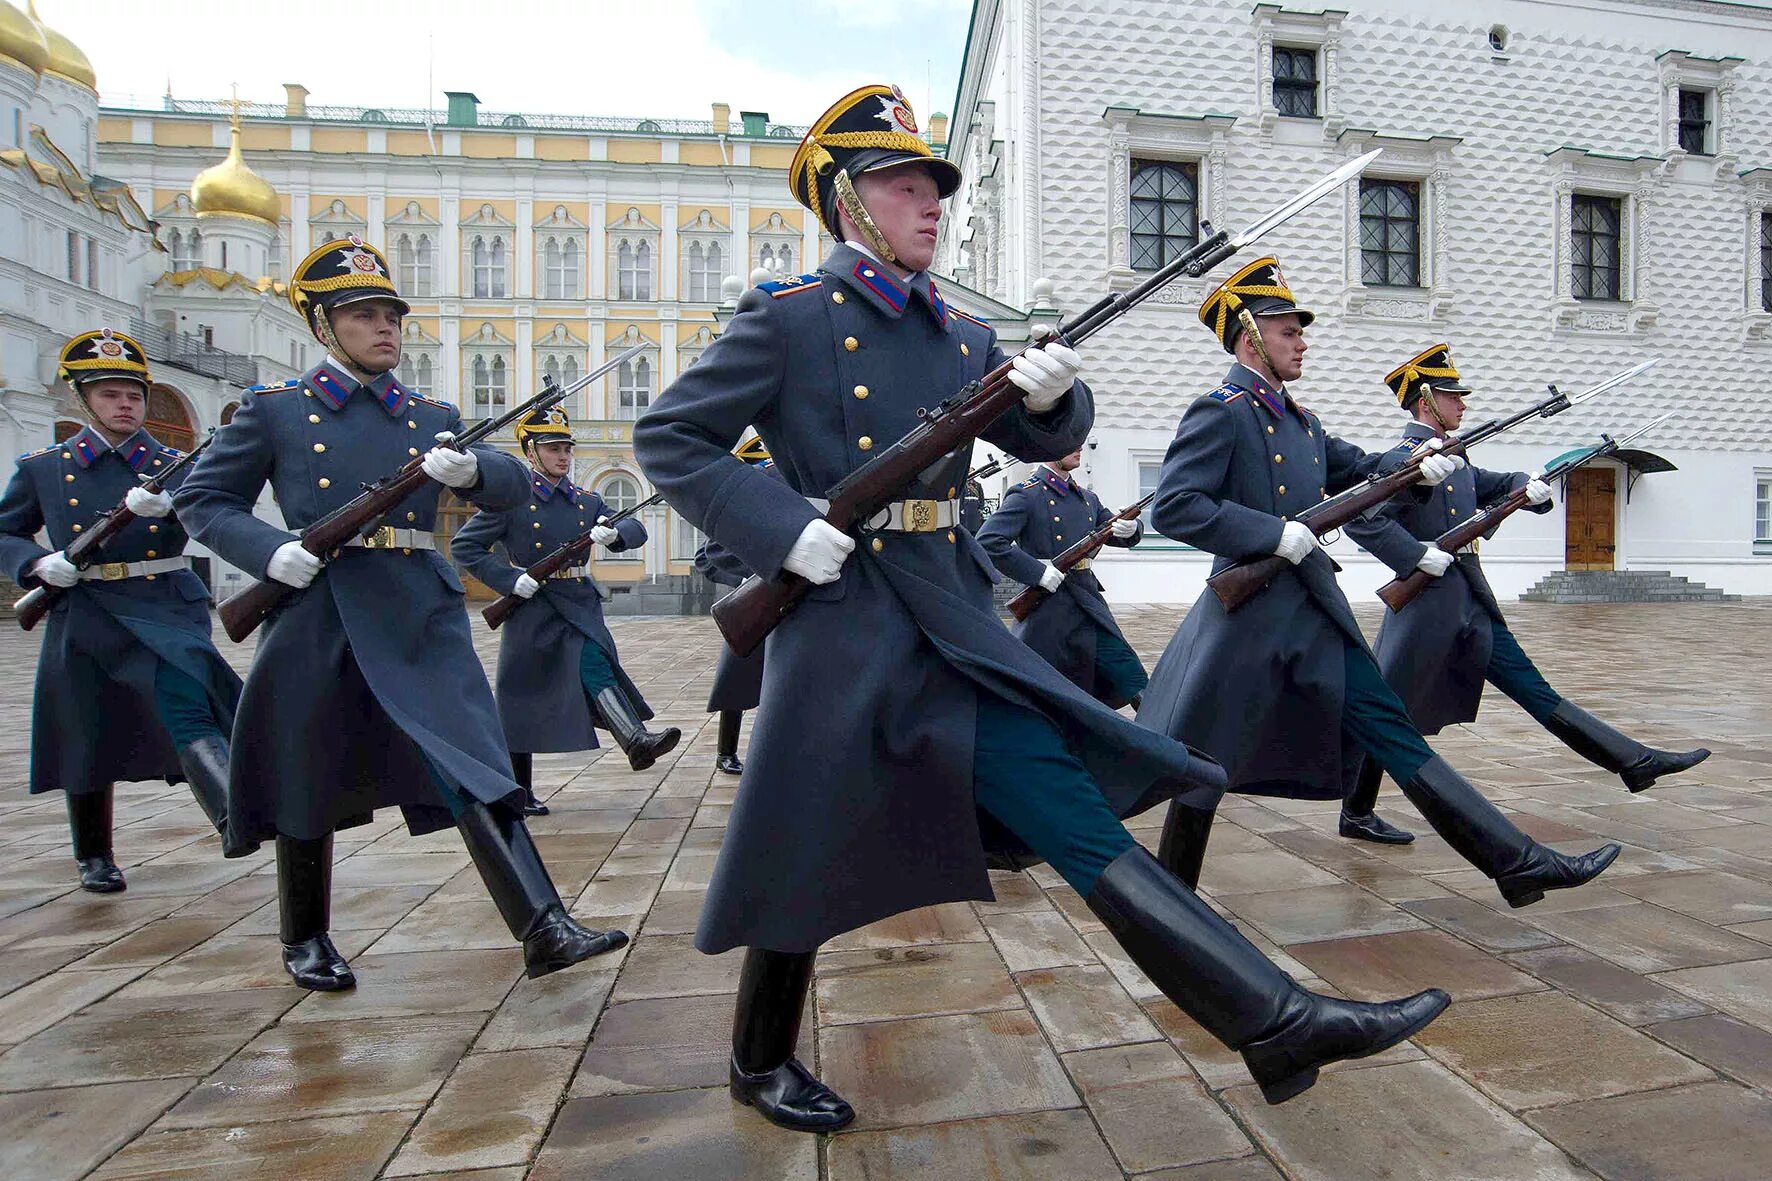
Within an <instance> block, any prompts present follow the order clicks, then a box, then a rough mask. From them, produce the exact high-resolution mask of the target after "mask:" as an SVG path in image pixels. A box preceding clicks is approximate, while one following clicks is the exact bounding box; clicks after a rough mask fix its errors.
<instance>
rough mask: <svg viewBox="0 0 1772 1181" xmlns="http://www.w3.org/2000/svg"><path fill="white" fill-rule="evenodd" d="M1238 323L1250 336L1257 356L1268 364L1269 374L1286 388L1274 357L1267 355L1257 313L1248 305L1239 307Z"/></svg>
mask: <svg viewBox="0 0 1772 1181" xmlns="http://www.w3.org/2000/svg"><path fill="white" fill-rule="evenodd" d="M1237 323H1239V324H1241V325H1242V326H1243V335H1245V336H1247V337H1248V338H1249V347H1250V348H1252V349H1254V350H1255V358H1256V360H1258V361H1260V362H1261V363H1262V364H1263V365H1266V366H1267V375H1268V376H1269V377H1271V378H1273V379H1274V380H1275V381H1279V382H1280V388H1281V389H1285V388H1286V383H1285V382H1283V381H1280V371H1279V370H1278V369H1275V368H1274V359H1273V358H1272V357H1270V356H1268V355H1267V342H1266V341H1264V340H1262V339H1261V325H1259V324H1257V323H1256V322H1255V313H1253V312H1251V311H1250V310H1249V309H1248V308H1247V307H1241V306H1240V307H1238V308H1237Z"/></svg>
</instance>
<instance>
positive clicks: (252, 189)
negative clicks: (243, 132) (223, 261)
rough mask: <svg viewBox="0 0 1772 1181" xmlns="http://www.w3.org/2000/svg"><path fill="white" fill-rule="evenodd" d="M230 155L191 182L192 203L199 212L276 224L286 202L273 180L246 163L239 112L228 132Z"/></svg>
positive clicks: (199, 213) (200, 213)
mask: <svg viewBox="0 0 1772 1181" xmlns="http://www.w3.org/2000/svg"><path fill="white" fill-rule="evenodd" d="M229 134H230V137H231V142H230V144H229V145H228V158H227V159H225V160H223V161H222V162H221V163H220V164H217V165H215V166H214V167H212V168H205V169H204V170H203V171H202V172H199V173H198V174H197V179H196V180H194V181H192V182H191V203H192V204H193V205H195V206H196V207H197V214H198V216H202V215H204V214H209V213H231V214H234V215H235V216H237V217H252V218H257V219H258V220H259V221H263V222H269V223H270V224H271V225H276V224H277V219H278V218H280V217H282V216H283V202H282V201H281V200H279V199H278V197H277V190H276V189H274V188H272V187H271V182H270V181H268V180H266V179H265V178H264V177H262V176H260V175H259V174H258V173H256V172H254V171H253V170H252V169H250V168H248V167H247V166H246V161H245V160H242V159H241V158H240V121H239V117H238V116H236V117H235V119H234V125H233V127H232V129H231V130H230V132H229Z"/></svg>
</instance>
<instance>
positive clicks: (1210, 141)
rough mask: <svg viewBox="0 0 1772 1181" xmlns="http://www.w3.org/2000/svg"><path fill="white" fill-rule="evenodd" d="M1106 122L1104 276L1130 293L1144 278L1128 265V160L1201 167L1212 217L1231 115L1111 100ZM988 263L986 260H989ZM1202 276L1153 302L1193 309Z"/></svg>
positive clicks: (1204, 203)
mask: <svg viewBox="0 0 1772 1181" xmlns="http://www.w3.org/2000/svg"><path fill="white" fill-rule="evenodd" d="M1101 117H1102V120H1103V121H1104V122H1105V123H1106V124H1107V126H1108V136H1107V156H1106V160H1105V162H1104V163H1105V164H1106V169H1107V176H1106V181H1107V184H1106V196H1107V204H1108V208H1107V217H1106V219H1104V220H1105V224H1106V225H1107V227H1108V232H1107V241H1106V242H1105V244H1104V245H1105V246H1106V248H1107V249H1106V256H1107V257H1106V259H1105V260H1104V261H1105V262H1106V264H1107V266H1106V276H1107V281H1108V286H1109V287H1110V288H1111V289H1112V290H1114V291H1128V290H1130V289H1131V288H1133V287H1134V286H1136V285H1137V284H1138V283H1139V282H1140V281H1141V279H1142V278H1143V276H1141V275H1140V274H1139V273H1138V272H1137V271H1134V270H1133V269H1132V224H1131V223H1132V205H1131V197H1130V192H1131V184H1132V158H1133V157H1134V156H1137V157H1138V158H1139V159H1141V160H1173V161H1176V162H1178V163H1191V164H1194V165H1196V166H1197V167H1198V168H1199V170H1200V176H1199V186H1200V187H1199V193H1200V204H1199V217H1200V220H1201V221H1202V222H1208V221H1211V220H1212V218H1213V217H1214V216H1215V215H1216V214H1217V212H1218V210H1219V209H1221V208H1223V205H1224V186H1225V158H1226V155H1227V153H1228V151H1229V148H1230V131H1231V126H1232V125H1233V124H1234V123H1236V121H1237V117H1236V116H1235V115H1217V114H1207V115H1170V114H1165V113H1162V112H1159V111H1149V112H1147V111H1143V110H1141V109H1139V108H1138V107H1130V106H1124V105H1120V104H1115V105H1114V106H1111V107H1108V108H1107V109H1106V110H1105V111H1103V112H1102V115H1101ZM987 262H988V260H987ZM1204 295H1205V280H1203V279H1181V280H1178V281H1176V282H1174V283H1171V284H1169V285H1168V286H1167V287H1164V288H1163V289H1162V290H1161V291H1159V292H1157V293H1156V294H1155V295H1154V296H1152V297H1151V301H1150V302H1151V304H1152V305H1157V304H1174V305H1178V306H1186V307H1190V308H1191V307H1197V306H1198V305H1199V302H1200V300H1201V299H1202V298H1203V297H1204Z"/></svg>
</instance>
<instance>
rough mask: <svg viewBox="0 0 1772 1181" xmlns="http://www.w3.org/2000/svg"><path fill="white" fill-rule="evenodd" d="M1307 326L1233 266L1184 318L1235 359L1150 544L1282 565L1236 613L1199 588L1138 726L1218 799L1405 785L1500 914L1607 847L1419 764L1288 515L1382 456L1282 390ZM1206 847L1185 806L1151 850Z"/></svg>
mask: <svg viewBox="0 0 1772 1181" xmlns="http://www.w3.org/2000/svg"><path fill="white" fill-rule="evenodd" d="M1312 319H1314V316H1313V314H1312V313H1311V312H1308V311H1306V310H1304V309H1303V308H1300V307H1299V306H1298V305H1297V304H1296V303H1295V302H1294V301H1293V297H1292V291H1291V289H1290V288H1288V287H1287V285H1286V280H1285V277H1284V276H1283V275H1282V274H1281V272H1280V267H1279V264H1278V263H1277V262H1276V261H1275V260H1274V259H1272V258H1262V259H1257V260H1256V261H1255V262H1252V263H1250V264H1249V265H1248V266H1246V267H1244V268H1242V269H1241V270H1239V271H1238V272H1237V273H1236V274H1234V275H1232V276H1231V277H1230V278H1229V279H1226V280H1225V281H1224V283H1222V284H1221V285H1220V286H1219V287H1218V288H1217V289H1216V290H1215V291H1213V292H1212V294H1211V295H1209V296H1207V297H1206V301H1205V303H1203V304H1202V305H1201V306H1200V320H1201V322H1202V323H1204V324H1205V325H1206V326H1207V327H1208V328H1210V329H1212V331H1213V332H1214V333H1215V334H1216V335H1217V337H1218V340H1219V343H1220V344H1222V345H1223V346H1224V349H1225V351H1226V352H1228V353H1231V354H1233V355H1234V356H1235V357H1236V363H1235V364H1233V365H1232V366H1231V369H1230V373H1229V375H1228V376H1227V377H1226V378H1225V381H1224V384H1223V385H1221V386H1220V387H1219V388H1218V389H1216V390H1214V391H1212V392H1211V393H1210V394H1208V395H1206V396H1205V397H1203V398H1200V399H1199V400H1198V401H1196V402H1195V403H1194V404H1193V405H1192V406H1190V407H1189V408H1188V411H1187V413H1186V414H1185V415H1184V416H1183V417H1182V420H1181V425H1180V426H1179V427H1178V428H1177V429H1176V432H1175V439H1174V441H1173V442H1171V443H1170V444H1169V454H1168V455H1167V457H1165V459H1164V461H1163V473H1162V476H1161V479H1160V483H1159V484H1158V488H1157V498H1156V500H1155V502H1154V503H1153V504H1152V520H1153V521H1154V522H1155V524H1156V527H1157V529H1158V530H1159V531H1160V532H1162V533H1163V534H1164V535H1165V536H1168V537H1172V538H1174V539H1176V540H1177V541H1183V542H1187V543H1188V544H1190V545H1195V546H1198V547H1199V548H1201V549H1203V550H1206V551H1208V552H1210V553H1213V554H1215V555H1217V560H1216V561H1215V562H1214V563H1213V567H1214V570H1220V569H1223V568H1225V567H1227V566H1230V565H1232V564H1234V563H1236V562H1237V561H1239V560H1242V559H1246V558H1256V557H1265V556H1267V555H1269V554H1278V555H1280V556H1282V557H1284V558H1286V560H1287V561H1289V562H1290V563H1291V564H1292V569H1291V570H1290V571H1288V572H1286V573H1284V574H1282V575H1280V576H1279V577H1278V578H1276V579H1275V580H1274V582H1273V583H1272V585H1270V586H1269V587H1268V588H1267V589H1266V590H1264V591H1262V592H1261V593H1260V594H1259V595H1258V596H1257V597H1256V598H1255V599H1254V600H1253V601H1252V602H1250V603H1247V604H1245V605H1244V606H1243V607H1242V609H1241V610H1239V611H1237V612H1236V613H1235V614H1229V613H1227V612H1226V611H1225V609H1224V607H1223V605H1222V604H1221V603H1219V601H1218V598H1217V596H1216V595H1214V594H1213V592H1212V591H1211V589H1210V588H1208V589H1207V590H1206V591H1204V592H1203V593H1202V594H1201V596H1200V598H1199V601H1198V602H1196V603H1195V604H1194V607H1193V609H1192V610H1191V611H1189V612H1188V615H1187V618H1186V619H1185V620H1184V621H1183V622H1182V625H1181V628H1180V629H1179V630H1178V631H1177V632H1176V634H1175V638H1174V639H1172V640H1171V641H1170V642H1169V647H1168V648H1167V650H1165V651H1164V653H1163V656H1162V658H1161V659H1160V660H1159V661H1158V662H1157V667H1156V670H1155V672H1154V673H1153V674H1152V676H1151V684H1150V688H1148V689H1147V690H1146V691H1145V695H1144V704H1143V707H1142V708H1141V709H1140V710H1139V713H1138V718H1139V721H1140V722H1143V723H1144V724H1146V725H1148V726H1151V727H1152V728H1154V729H1156V730H1159V731H1161V732H1162V733H1165V734H1172V735H1174V736H1176V737H1178V738H1182V739H1185V740H1186V741H1188V742H1190V743H1194V744H1197V745H1198V746H1200V747H1201V748H1203V749H1205V750H1207V751H1209V752H1211V753H1212V754H1213V755H1214V756H1215V757H1217V758H1219V759H1220V760H1222V761H1223V762H1224V764H1225V766H1226V768H1227V769H1228V770H1229V773H1230V778H1231V790H1234V791H1246V792H1258V793H1265V794H1275V795H1288V796H1294V797H1298V798H1305V799H1336V798H1339V797H1341V795H1342V792H1343V779H1342V775H1343V763H1342V760H1343V755H1344V752H1351V751H1353V750H1356V749H1357V750H1359V751H1362V752H1364V753H1365V754H1367V755H1368V756H1370V757H1371V758H1373V759H1374V760H1376V761H1377V762H1378V764H1379V765H1380V766H1382V767H1383V768H1384V769H1385V770H1387V771H1389V772H1390V774H1391V777H1392V778H1393V779H1395V780H1396V781H1397V782H1398V783H1400V784H1402V785H1403V794H1404V795H1406V796H1407V797H1408V798H1409V802H1410V803H1412V804H1414V805H1415V806H1416V808H1417V809H1419V810H1420V812H1421V814H1422V815H1423V816H1425V817H1427V819H1428V823H1430V824H1432V825H1433V827H1434V830H1435V831H1436V832H1438V833H1439V834H1440V835H1441V836H1443V837H1444V838H1445V839H1446V841H1447V843H1448V844H1450V845H1451V846H1452V847H1453V848H1454V849H1456V850H1457V851H1458V853H1459V854H1460V855H1461V856H1463V857H1464V859H1465V860H1466V861H1469V862H1470V863H1471V864H1473V865H1475V866H1476V867H1477V868H1479V869H1481V870H1482V871H1483V872H1484V873H1485V874H1487V875H1488V876H1489V877H1490V878H1493V879H1494V880H1495V884H1496V886H1497V887H1498V888H1499V889H1500V891H1501V893H1502V896H1503V897H1504V898H1506V899H1507V901H1508V904H1509V905H1510V906H1527V905H1529V904H1531V903H1533V902H1536V901H1538V900H1539V899H1540V898H1542V897H1544V892H1545V891H1546V890H1559V889H1565V888H1567V887H1570V886H1578V885H1580V884H1581V883H1583V882H1585V881H1588V880H1589V879H1591V878H1593V877H1595V876H1597V875H1598V874H1599V873H1600V872H1601V871H1602V870H1604V869H1605V868H1606V867H1607V866H1608V865H1610V864H1611V863H1612V859H1613V858H1614V857H1616V856H1617V855H1618V846H1617V845H1610V844H1609V845H1606V846H1604V847H1602V848H1600V849H1596V850H1594V851H1593V852H1591V853H1587V854H1584V855H1582V856H1580V857H1568V856H1565V855H1564V854H1562V853H1559V852H1557V851H1556V850H1554V849H1550V848H1546V847H1545V846H1543V845H1540V844H1539V843H1538V842H1536V841H1534V840H1532V838H1530V837H1528V836H1527V835H1526V834H1525V833H1523V832H1521V831H1520V830H1519V829H1518V828H1516V827H1515V826H1514V825H1513V823H1512V822H1511V821H1509V820H1508V819H1507V817H1506V816H1504V815H1503V814H1502V813H1501V812H1500V811H1499V810H1498V809H1497V808H1496V807H1495V805H1493V804H1491V803H1490V802H1489V801H1488V800H1487V799H1486V798H1484V796H1483V794H1482V793H1481V792H1479V791H1477V789H1476V788H1474V787H1473V786H1471V784H1470V783H1469V782H1467V781H1466V780H1465V779H1464V777H1463V776H1462V775H1460V774H1459V773H1458V772H1457V771H1455V770H1453V768H1452V767H1451V765H1450V764H1448V763H1447V762H1446V761H1445V760H1444V759H1442V758H1440V757H1439V756H1438V755H1436V754H1434V752H1433V750H1432V749H1431V748H1430V747H1429V746H1428V745H1427V743H1426V742H1424V741H1423V740H1422V738H1421V735H1420V734H1419V733H1418V732H1417V731H1416V730H1415V728H1414V726H1412V725H1411V724H1410V721H1409V715H1408V713H1407V712H1406V711H1405V710H1404V708H1403V703H1402V702H1400V701H1399V700H1397V696H1396V694H1395V693H1393V692H1392V691H1391V689H1390V687H1389V686H1388V685H1386V684H1385V683H1384V679H1383V678H1382V677H1381V676H1380V675H1379V672H1378V665H1377V664H1376V662H1375V661H1374V658H1373V656H1372V651H1371V649H1370V648H1368V647H1367V646H1366V641H1365V639H1364V637H1363V636H1361V634H1360V629H1359V626H1358V625H1357V624H1356V623H1355V622H1354V617H1353V612H1352V610H1351V609H1350V608H1349V607H1348V603H1347V599H1346V597H1345V596H1344V595H1343V594H1342V593H1341V588H1340V587H1339V586H1338V585H1337V584H1336V581H1335V570H1334V563H1333V562H1331V561H1330V559H1329V555H1328V554H1327V553H1325V552H1323V550H1322V549H1321V548H1320V547H1319V544H1318V542H1317V538H1316V535H1315V534H1313V533H1312V532H1311V530H1310V529H1309V528H1308V527H1306V526H1305V525H1303V524H1300V523H1299V522H1298V521H1297V520H1295V519H1294V518H1295V517H1296V516H1297V515H1298V513H1299V512H1301V511H1302V510H1304V509H1306V508H1309V507H1310V506H1311V505H1313V504H1315V503H1317V502H1318V501H1319V500H1321V499H1323V498H1324V497H1325V496H1328V495H1330V494H1332V493H1335V492H1338V491H1340V490H1341V489H1342V488H1344V487H1347V486H1349V485H1351V484H1353V483H1355V482H1356V481H1358V480H1360V479H1363V478H1365V477H1366V476H1367V475H1369V474H1371V473H1372V472H1373V471H1375V470H1377V468H1378V467H1379V465H1380V464H1381V463H1383V461H1384V459H1385V456H1384V454H1383V453H1376V454H1368V453H1366V452H1363V451H1361V450H1360V449H1359V448H1358V447H1355V446H1353V445H1352V444H1350V443H1345V442H1343V441H1341V440H1340V439H1337V438H1335V437H1333V436H1332V435H1330V434H1329V433H1328V432H1327V431H1325V430H1324V429H1323V425H1322V423H1321V422H1319V421H1318V419H1317V416H1316V415H1314V414H1312V413H1311V412H1310V411H1309V410H1307V409H1305V408H1304V407H1303V406H1300V405H1299V404H1298V403H1297V402H1296V401H1294V400H1293V398H1292V395H1291V394H1290V393H1288V392H1287V389H1286V383H1287V382H1289V381H1295V380H1297V378H1298V376H1299V375H1300V374H1301V373H1302V372H1303V370H1304V353H1305V342H1304V329H1305V327H1306V326H1307V325H1309V324H1310V322H1311V320H1312ZM1427 446H1428V447H1430V448H1432V449H1435V450H1437V449H1438V448H1439V446H1440V444H1439V443H1438V442H1429V443H1428V444H1427ZM1462 463H1463V461H1462V460H1459V459H1455V458H1449V457H1446V456H1440V455H1433V456H1429V457H1428V458H1426V459H1425V460H1424V461H1423V462H1422V464H1421V483H1423V484H1427V485H1430V486H1431V485H1436V484H1444V483H1446V482H1447V480H1448V479H1449V477H1451V476H1452V474H1453V473H1454V472H1455V471H1456V470H1457V469H1458V468H1459V467H1460V466H1461V465H1462ZM1350 757H1351V754H1350ZM1207 836H1208V830H1207V829H1206V828H1204V827H1202V826H1201V825H1200V823H1199V820H1198V813H1197V812H1189V811H1181V810H1177V809H1171V810H1170V815H1169V818H1168V821H1167V823H1166V824H1165V826H1164V831H1163V847H1162V852H1161V854H1160V855H1161V856H1162V858H1163V859H1164V861H1165V862H1166V863H1167V864H1170V865H1171V866H1174V867H1176V868H1177V870H1178V872H1184V873H1185V872H1192V873H1197V872H1198V867H1199V864H1200V859H1201V857H1203V855H1204V853H1205V845H1206V839H1207Z"/></svg>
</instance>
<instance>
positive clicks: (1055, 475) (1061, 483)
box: [1040, 464, 1083, 496]
mask: <svg viewBox="0 0 1772 1181" xmlns="http://www.w3.org/2000/svg"><path fill="white" fill-rule="evenodd" d="M1040 480H1041V482H1042V483H1044V484H1045V485H1046V487H1048V488H1050V489H1052V491H1054V492H1056V493H1058V494H1059V495H1060V496H1070V495H1072V494H1075V495H1077V496H1081V495H1083V490H1082V489H1081V488H1079V487H1078V486H1077V485H1076V484H1075V483H1073V482H1072V481H1071V479H1070V477H1068V476H1066V475H1065V474H1064V473H1063V472H1055V471H1053V470H1052V469H1051V468H1049V467H1047V466H1046V465H1045V464H1041V465H1040Z"/></svg>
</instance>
